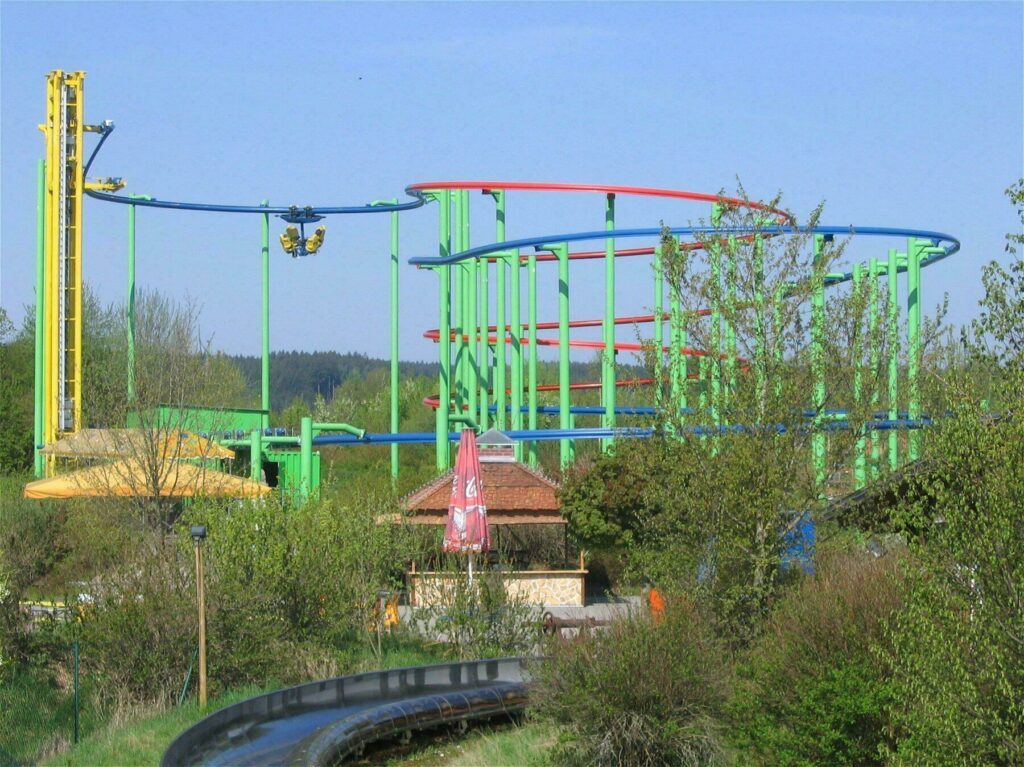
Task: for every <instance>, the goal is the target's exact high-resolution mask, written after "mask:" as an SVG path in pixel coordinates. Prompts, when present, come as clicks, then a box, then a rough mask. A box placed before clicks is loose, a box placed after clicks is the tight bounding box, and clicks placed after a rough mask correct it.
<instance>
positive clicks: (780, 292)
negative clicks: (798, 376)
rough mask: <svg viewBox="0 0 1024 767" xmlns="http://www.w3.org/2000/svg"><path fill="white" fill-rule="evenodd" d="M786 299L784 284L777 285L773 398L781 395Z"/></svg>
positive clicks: (773, 310) (773, 320)
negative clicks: (783, 317)
mask: <svg viewBox="0 0 1024 767" xmlns="http://www.w3.org/2000/svg"><path fill="white" fill-rule="evenodd" d="M785 300H786V286H785V285H779V286H778V287H776V288H775V306H774V307H773V308H772V328H773V330H774V332H775V370H776V371H778V372H776V375H775V398H776V399H781V397H782V375H781V370H782V361H783V359H784V357H785V345H786V339H785V338H783V337H782V333H783V328H782V310H783V303H784V301H785Z"/></svg>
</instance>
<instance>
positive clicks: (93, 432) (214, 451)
mask: <svg viewBox="0 0 1024 767" xmlns="http://www.w3.org/2000/svg"><path fill="white" fill-rule="evenodd" d="M39 452H40V453H42V454H43V455H52V456H57V457H60V458H128V459H136V460H138V459H139V457H140V456H154V457H156V456H158V455H159V456H161V457H162V458H166V459H176V458H234V457H235V453H234V451H233V450H229V449H228V448H226V447H223V446H221V445H218V444H217V443H216V442H212V441H211V440H209V439H207V438H206V437H200V436H199V435H198V434H194V433H193V432H190V431H180V430H178V429H82V430H81V431H77V432H75V433H74V434H69V435H68V436H66V437H63V438H61V439H59V440H57V441H56V442H54V443H53V444H50V445H47V446H46V447H44V448H43V449H42V450H40V451H39ZM141 460H146V459H144V458H143V459H141Z"/></svg>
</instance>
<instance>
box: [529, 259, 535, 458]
mask: <svg viewBox="0 0 1024 767" xmlns="http://www.w3.org/2000/svg"><path fill="white" fill-rule="evenodd" d="M527 263H528V265H527V274H528V281H527V303H528V304H529V307H528V315H527V321H528V322H529V323H530V327H529V330H528V334H529V337H530V341H529V344H530V370H529V382H530V383H529V392H528V395H527V407H528V408H529V418H530V421H529V424H530V425H529V428H530V429H531V430H532V429H536V428H537V253H536V251H531V252H530V255H529V257H528V259H527ZM530 465H531V466H536V465H537V440H530Z"/></svg>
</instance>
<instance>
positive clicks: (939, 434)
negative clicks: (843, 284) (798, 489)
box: [888, 182, 1024, 765]
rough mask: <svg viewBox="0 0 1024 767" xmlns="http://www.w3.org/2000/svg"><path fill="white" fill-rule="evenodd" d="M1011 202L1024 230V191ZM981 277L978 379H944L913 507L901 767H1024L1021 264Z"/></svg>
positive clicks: (899, 657) (1014, 243) (968, 339)
mask: <svg viewBox="0 0 1024 767" xmlns="http://www.w3.org/2000/svg"><path fill="white" fill-rule="evenodd" d="M1007 193H1008V195H1009V197H1010V199H1011V201H1012V202H1013V204H1014V205H1016V206H1017V208H1018V211H1019V212H1020V213H1021V221H1022V224H1024V183H1022V182H1018V183H1017V184H1015V185H1014V186H1013V187H1011V188H1010V189H1009V190H1007ZM1021 242H1022V235H1021V234H1019V233H1014V234H1011V235H1009V236H1008V238H1007V252H1008V254H1009V255H1010V256H1011V261H1010V263H1009V265H1008V266H1003V265H1000V264H998V263H996V262H992V263H990V264H989V265H988V266H987V267H986V268H985V272H984V278H983V279H984V284H985V288H986V293H985V297H984V298H983V299H982V301H981V307H982V312H981V315H980V316H979V318H978V319H977V320H976V321H975V322H973V323H972V326H971V328H970V329H969V331H968V332H967V333H965V336H964V343H965V346H966V349H967V352H968V355H969V357H970V359H971V362H972V364H973V365H974V366H976V367H979V368H981V369H983V370H984V371H985V374H986V375H985V378H986V380H988V381H989V382H990V389H989V392H988V393H989V396H990V397H991V400H990V402H989V403H988V404H989V407H990V408H991V410H990V411H989V410H987V409H986V408H985V407H984V406H983V403H982V402H981V401H980V397H979V392H978V390H977V388H976V381H977V378H976V376H974V375H972V374H970V372H962V371H957V372H956V373H955V374H953V375H950V376H949V377H948V382H947V386H948V388H949V390H950V392H951V397H950V399H951V410H952V412H951V415H950V416H949V417H948V418H946V419H944V420H943V421H942V422H941V423H940V424H939V425H938V426H937V427H936V428H935V429H934V433H933V434H932V435H931V439H930V441H929V444H928V450H927V453H926V456H925V457H926V460H927V462H928V467H929V470H928V471H927V472H926V473H923V474H922V475H920V476H919V477H917V478H916V480H915V485H916V487H914V488H913V490H914V491H915V492H913V495H912V497H913V498H914V499H915V502H914V503H912V504H910V505H909V506H908V507H906V508H903V509H902V510H901V511H902V514H903V520H904V522H905V524H906V526H907V527H908V528H911V529H916V530H923V531H926V533H925V534H923V535H920V536H917V537H914V538H912V545H913V549H914V553H915V555H916V560H915V562H916V566H915V567H913V568H911V570H910V573H909V575H910V579H909V594H908V597H907V603H906V607H905V608H904V610H903V611H902V612H901V613H900V614H899V616H898V619H897V620H896V622H895V624H894V625H893V627H892V638H893V645H894V647H893V650H892V652H891V653H890V654H889V656H888V660H889V663H890V666H891V669H892V673H893V675H894V678H895V680H896V685H897V692H898V697H897V702H896V705H895V706H894V707H893V712H892V715H893V721H894V725H895V727H896V728H897V732H898V733H899V734H900V736H901V738H900V742H899V744H898V747H897V749H896V751H895V753H894V754H893V757H894V759H893V761H894V762H895V763H896V764H950V763H956V764H972V765H973V764H977V765H982V764H985V765H999V764H1006V765H1009V764H1020V763H1021V762H1022V761H1024V513H1022V512H1024V418H1022V417H1021V416H1022V414H1024V344H1022V343H1021V341H1022V335H1021V328H1024V290H1022V288H1024V280H1022V277H1024V262H1022V259H1021V256H1020V254H1019V252H1018V250H1017V247H1018V246H1019V244H1020V243H1021Z"/></svg>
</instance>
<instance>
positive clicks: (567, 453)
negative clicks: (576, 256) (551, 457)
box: [531, 242, 575, 466]
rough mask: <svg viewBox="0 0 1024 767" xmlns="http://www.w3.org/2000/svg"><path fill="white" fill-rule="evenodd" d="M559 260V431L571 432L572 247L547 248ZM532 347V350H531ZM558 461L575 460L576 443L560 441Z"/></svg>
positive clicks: (551, 246)
mask: <svg viewBox="0 0 1024 767" xmlns="http://www.w3.org/2000/svg"><path fill="white" fill-rule="evenodd" d="M544 247H545V249H547V250H550V251H551V252H552V253H554V254H555V256H556V257H557V258H558V428H560V429H571V428H572V423H571V421H572V416H571V413H570V412H569V407H570V405H571V399H570V394H571V389H570V388H569V385H570V380H569V243H567V242H563V243H560V244H558V245H550V246H547V245H546V246H544ZM532 346H533V345H532V344H531V348H532ZM558 446H559V460H560V462H561V465H562V466H565V465H567V464H568V463H570V462H571V461H572V459H573V454H574V452H575V450H574V447H575V446H574V444H573V440H569V439H560V440H558Z"/></svg>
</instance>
